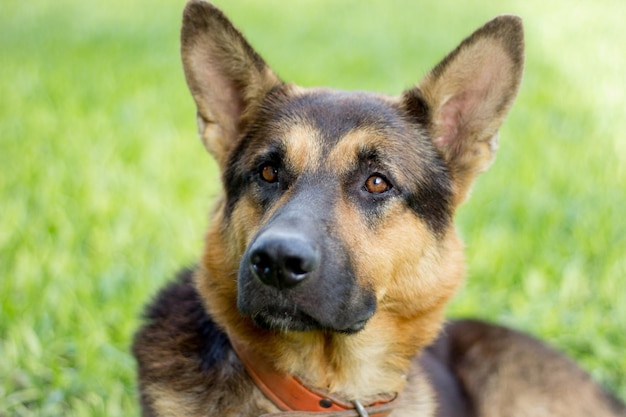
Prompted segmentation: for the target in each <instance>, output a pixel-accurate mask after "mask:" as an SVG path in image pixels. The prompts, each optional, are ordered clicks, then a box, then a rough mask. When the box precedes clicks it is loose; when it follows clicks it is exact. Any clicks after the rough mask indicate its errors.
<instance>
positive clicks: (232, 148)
mask: <svg viewBox="0 0 626 417" xmlns="http://www.w3.org/2000/svg"><path fill="white" fill-rule="evenodd" d="M523 55H524V41H523V32H522V22H521V20H520V19H519V18H518V17H514V16H500V17H496V18H495V19H493V20H491V21H489V22H488V23H486V24H485V25H484V26H483V27H481V28H480V29H478V30H477V31H476V32H474V33H473V34H472V35H471V36H469V37H468V38H467V39H465V40H464V41H463V42H462V43H461V44H460V45H459V46H458V47H457V48H456V49H455V50H454V51H452V52H451V53H450V54H449V55H448V56H446V57H445V59H443V61H441V62H440V63H439V64H438V65H437V66H435V67H434V69H433V70H432V71H431V72H430V73H428V74H427V75H426V76H425V78H424V79H423V80H422V81H421V82H420V83H419V84H418V85H417V86H415V87H414V88H411V89H408V90H406V91H404V92H403V93H402V94H401V95H399V96H397V97H389V96H384V95H380V94H373V93H366V92H344V91H336V90H330V89H325V88H301V87H298V86H296V85H294V84H289V83H285V82H283V81H282V80H281V79H280V78H278V77H277V76H276V74H275V73H274V72H273V71H272V70H271V69H270V68H269V67H268V66H267V65H266V63H265V62H264V61H263V59H262V58H261V57H260V56H259V55H258V54H257V53H256V52H255V51H254V50H253V49H252V48H251V46H250V45H249V44H248V42H247V41H246V40H245V39H244V37H243V36H242V35H241V33H240V32H239V31H238V30H237V29H235V27H234V26H233V25H232V24H231V23H230V21H229V20H228V19H227V18H226V17H225V16H224V15H223V14H222V13H221V12H220V11H219V10H218V9H217V8H215V7H214V6H212V5H210V4H208V3H205V2H202V1H198V0H192V1H190V2H189V3H188V5H187V6H186V8H185V11H184V17H183V26H182V60H183V66H184V72H185V76H186V80H187V83H188V85H189V89H190V91H191V94H192V96H193V98H194V100H195V102H196V105H197V110H198V113H197V118H198V126H199V132H200V136H201V138H202V140H203V142H204V145H205V146H206V148H207V149H208V151H209V152H210V153H211V154H212V155H213V157H214V158H215V159H216V160H217V163H218V164H219V167H220V169H221V176H222V185H223V193H222V195H221V197H219V199H218V201H217V205H216V207H215V209H214V211H213V213H212V219H211V224H210V227H209V230H208V232H207V234H206V246H205V249H204V253H203V255H202V257H201V259H200V260H199V262H198V264H197V266H196V267H195V268H194V269H193V270H189V271H185V272H183V273H181V274H180V276H179V278H178V280H177V281H175V282H174V283H172V284H170V285H169V286H167V287H166V288H164V289H163V290H162V291H161V292H160V294H159V295H158V296H157V297H156V299H155V300H154V301H153V302H152V304H151V305H150V306H149V308H148V309H147V312H146V316H145V320H146V323H145V324H144V326H143V327H142V328H141V329H140V330H139V332H138V333H137V335H136V338H135V342H134V348H133V350H134V354H135V356H136V358H137V361H138V364H139V386H140V393H141V394H140V395H141V403H142V409H143V415H144V416H187V417H194V416H259V415H264V416H266V415H276V416H318V415H319V416H326V417H329V416H344V417H349V416H366V415H370V416H393V417H402V416H424V417H425V416H485V417H487V416H568V417H574V416H595V417H599V416H624V415H626V411H625V408H624V405H623V404H621V403H620V402H619V401H618V400H616V399H615V398H614V397H613V396H611V395H610V394H608V393H605V392H604V391H603V390H602V389H601V388H599V387H598V386H596V385H595V384H594V383H593V382H591V380H590V378H589V376H588V375H587V374H586V373H584V372H583V371H582V370H580V369H579V368H578V367H577V366H576V365H574V364H573V362H571V361H570V360H568V359H567V358H565V357H564V356H562V355H561V354H559V353H557V352H555V351H554V350H552V349H550V348H549V347H547V346H545V345H544V344H542V343H540V342H538V341H536V340H535V339H532V338H531V337H529V336H526V335H523V334H521V333H518V332H516V331H513V330H510V329H507V328H503V327H499V326H495V325H491V324H487V323H483V322H479V321H455V322H449V323H445V322H444V309H445V306H446V303H447V302H448V300H449V299H450V298H451V296H452V295H453V294H454V293H455V290H456V289H457V288H458V287H459V285H460V284H461V283H462V280H463V275H464V259H463V247H462V243H461V242H460V240H459V238H458V237H457V234H456V232H455V228H454V225H453V216H454V212H455V210H456V208H457V207H458V206H459V205H460V204H461V203H462V202H463V201H464V200H465V199H466V197H467V195H468V192H469V190H470V187H471V185H472V182H473V181H474V179H475V177H476V176H477V175H478V174H479V173H481V172H482V171H484V170H486V169H487V168H488V166H489V165H490V163H491V162H492V160H493V157H494V152H495V150H496V145H497V132H498V129H499V127H500V125H501V123H502V121H503V119H504V118H505V115H506V114H507V112H508V111H509V109H510V107H511V105H512V103H513V101H514V98H515V96H516V93H517V90H518V87H519V85H520V79H521V76H522V69H523V62H524V56H523Z"/></svg>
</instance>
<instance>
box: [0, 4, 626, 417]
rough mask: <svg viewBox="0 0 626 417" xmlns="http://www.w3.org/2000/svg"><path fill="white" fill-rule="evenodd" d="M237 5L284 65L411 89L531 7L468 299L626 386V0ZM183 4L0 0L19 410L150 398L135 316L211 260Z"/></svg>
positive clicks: (302, 72) (460, 308)
mask: <svg viewBox="0 0 626 417" xmlns="http://www.w3.org/2000/svg"><path fill="white" fill-rule="evenodd" d="M216 3H217V4H218V5H220V6H221V7H222V8H223V9H224V10H225V11H226V12H227V14H228V15H229V16H230V17H231V19H232V20H233V21H234V22H235V23H236V24H237V25H238V26H239V27H240V28H241V29H242V31H243V32H244V33H245V34H246V35H247V36H248V37H249V39H250V40H251V42H252V44H253V45H254V46H255V48H257V50H258V51H259V52H260V53H261V54H262V55H263V56H264V57H265V58H266V60H267V61H268V62H269V63H270V64H271V65H272V66H273V67H274V68H275V69H276V71H277V72H278V73H279V74H280V75H281V76H282V77H283V78H284V79H286V80H290V81H295V82H297V83H299V84H301V85H307V86H308V85H327V86H332V87H338V88H343V89H367V90H376V91H381V92H385V93H390V94H396V93H399V92H400V91H401V90H402V89H404V88H406V87H409V86H410V85H411V84H413V83H414V82H417V81H418V80H419V79H420V78H421V76H422V75H423V74H424V73H425V72H426V71H427V70H429V69H430V68H431V67H432V66H433V65H434V64H436V63H437V62H438V60H439V59H440V58H442V57H443V55H444V54H445V53H447V52H448V51H449V50H451V49H452V48H453V47H454V46H455V45H456V44H457V43H458V42H459V41H460V40H461V39H462V38H463V37H464V36H466V35H468V34H469V33H471V31H473V30H474V29H475V28H477V27H478V26H480V25H481V24H482V23H483V22H485V21H486V20H488V19H490V18H491V17H493V16H494V15H496V14H499V13H504V12H507V13H516V14H519V15H521V16H522V17H523V18H524V20H525V27H526V35H527V55H528V58H527V69H526V75H525V80H524V83H523V86H522V90H521V93H520V97H519V99H518V101H517V103H516V105H515V106H514V108H513V112H512V114H511V115H510V117H509V118H508V120H507V121H506V123H505V126H504V127H503V129H502V132H501V148H500V151H499V155H498V159H497V161H496V163H495V165H494V166H493V167H492V169H491V171H490V172H488V173H487V174H485V175H484V176H483V177H481V179H480V180H479V181H478V184H477V185H476V187H475V189H474V193H473V196H472V199H471V200H470V201H469V202H468V203H467V204H466V205H465V206H464V207H463V208H462V209H461V210H460V213H459V229H460V231H461V233H462V235H463V237H464V239H465V241H466V243H467V248H468V263H469V277H468V283H467V285H466V287H465V288H464V289H463V290H462V291H461V292H460V293H459V294H458V296H457V297H456V299H455V301H454V302H453V303H452V305H451V308H450V315H451V316H477V317H483V318H487V319H491V320H494V321H498V322H500V323H504V324H508V325H511V326H514V327H516V328H519V329H523V330H526V331H529V332H531V333H533V334H535V335H537V336H540V337H542V338H544V339H545V340H547V341H549V342H550V343H551V344H553V345H555V346H557V347H559V348H560V349H562V350H564V351H566V352H567V353H568V354H570V355H571V356H573V357H574V358H576V360H578V361H579V362H580V363H582V364H583V365H584V366H585V367H586V368H587V369H588V370H590V371H591V373H592V374H593V375H594V377H595V378H596V379H597V380H599V381H600V382H601V383H603V384H604V385H605V386H607V387H610V388H611V389H612V390H613V391H614V392H616V393H617V394H618V395H619V396H620V397H621V398H622V399H626V355H624V349H625V348H626V332H625V329H626V290H625V289H624V286H625V285H624V282H625V278H626V255H625V250H626V215H625V213H626V209H625V207H626V169H625V168H624V167H625V164H626V141H625V140H624V138H623V136H624V133H623V132H624V131H625V130H626V118H625V114H624V103H625V98H626V97H625V96H626V94H625V87H626V77H625V75H624V74H626V32H625V31H624V29H623V21H622V20H623V16H626V3H625V2H623V1H621V0H605V1H602V2H596V1H592V0H585V1H578V2H575V3H572V2H568V1H565V0H558V1H553V2H546V1H539V0H530V1H524V2H520V1H514V0H503V1H500V2H477V1H471V0H470V1H467V2H456V1H453V0H443V1H439V2H428V3H426V2H411V1H394V2H387V1H383V0H372V1H369V2H361V1H357V0H346V1H342V2H335V1H331V0H319V1H313V0H302V1H296V2H290V3H285V2H282V1H278V0H272V1H267V2H255V1H253V0H237V1H234V0H233V1H227V0H222V1H216ZM183 4H184V3H183V2H182V1H171V0H170V1H166V0H152V1H149V2H148V1H141V0H140V1H135V2H128V1H122V0H110V1H107V2H81V1H78V0H59V1H56V2H46V1H41V0H40V1H35V2H23V1H18V0H7V1H4V2H3V4H2V6H1V7H0V9H1V12H0V97H1V98H0V416H3V417H4V416H58V415H68V416H69V415H71V416H132V415H138V407H137V405H136V398H135V396H136V392H135V382H134V372H135V371H134V361H133V359H132V357H131V356H130V354H129V345H130V343H131V338H132V334H133V331H134V330H135V329H136V327H137V326H138V323H139V321H138V317H139V315H140V312H141V309H142V306H143V305H144V303H145V302H146V301H147V300H148V299H149V297H150V296H151V295H152V294H153V293H154V292H155V291H156V290H157V288H158V287H159V286H161V285H162V284H163V283H164V282H165V281H166V280H168V279H169V278H170V277H171V276H172V274H173V273H174V272H175V271H176V270H177V269H178V268H179V267H181V266H184V265H189V264H192V263H193V262H194V259H195V258H196V257H197V256H198V254H199V252H200V249H201V247H202V235H203V230H204V228H205V227H206V223H207V215H206V213H207V210H208V208H209V207H210V203H211V200H212V198H213V197H214V196H215V195H216V190H217V188H218V186H219V185H218V178H217V175H216V171H215V165H214V164H213V161H212V160H211V159H210V157H209V156H208V155H207V154H205V152H204V149H203V147H202V145H201V144H200V142H199V140H198V139H197V138H196V128H195V117H194V113H195V109H194V107H193V103H192V101H191V99H190V97H189V95H188V93H187V90H186V86H185V84H184V80H183V75H182V70H181V66H180V63H179V53H178V32H179V24H180V14H181V11H182V8H183Z"/></svg>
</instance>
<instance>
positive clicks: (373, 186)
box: [365, 175, 391, 194]
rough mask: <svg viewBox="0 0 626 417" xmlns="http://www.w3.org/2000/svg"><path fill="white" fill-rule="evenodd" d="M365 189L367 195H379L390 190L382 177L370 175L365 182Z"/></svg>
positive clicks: (389, 186)
mask: <svg viewBox="0 0 626 417" xmlns="http://www.w3.org/2000/svg"><path fill="white" fill-rule="evenodd" d="M365 189H366V190H367V192H368V193H372V194H381V193H384V192H385V191H389V190H390V189H391V185H389V183H388V182H387V180H386V179H385V178H384V177H381V176H380V175H372V176H370V177H369V178H368V179H367V181H365Z"/></svg>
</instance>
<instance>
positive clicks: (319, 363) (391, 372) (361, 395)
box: [231, 312, 440, 404]
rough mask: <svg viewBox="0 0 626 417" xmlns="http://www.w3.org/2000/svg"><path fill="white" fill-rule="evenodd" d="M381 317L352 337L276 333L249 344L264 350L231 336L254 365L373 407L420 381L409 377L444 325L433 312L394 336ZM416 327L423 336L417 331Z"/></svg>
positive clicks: (349, 400)
mask: <svg viewBox="0 0 626 417" xmlns="http://www.w3.org/2000/svg"><path fill="white" fill-rule="evenodd" d="M382 316H383V315H382V314H379V315H377V316H376V317H375V318H374V319H373V320H372V322H370V323H368V325H367V326H366V329H364V330H363V331H361V332H360V333H357V334H353V335H346V334H338V333H323V332H293V333H292V332H285V333H282V332H277V333H273V334H271V335H265V337H264V338H261V339H259V335H258V334H255V335H254V337H252V338H251V340H250V342H254V341H255V340H257V341H258V340H264V343H263V345H262V346H259V345H258V344H254V343H249V344H246V340H245V339H246V337H245V336H244V337H243V339H242V338H240V337H238V336H235V337H233V336H232V335H231V339H233V340H237V342H236V343H237V344H239V345H240V348H239V349H238V350H241V346H242V345H243V346H245V349H247V350H252V355H253V356H254V358H255V359H254V361H257V362H258V361H263V362H264V363H266V364H269V366H270V367H272V368H273V369H275V370H276V372H278V373H283V374H285V375H289V376H293V377H296V379H297V380H299V381H302V382H303V383H304V384H305V385H306V386H308V387H312V388H313V389H316V390H319V391H322V392H327V393H332V394H334V395H335V396H336V397H337V398H342V399H344V400H345V401H347V402H351V401H359V402H360V403H362V404H372V403H377V402H380V401H385V400H388V399H389V398H391V397H394V396H395V395H396V394H398V393H401V392H403V390H404V388H405V386H406V384H407V382H408V380H409V379H411V378H416V377H419V376H416V375H414V374H413V375H410V373H411V362H412V360H413V359H414V358H415V356H416V355H417V354H418V353H419V351H420V350H421V348H422V347H423V346H425V345H427V344H428V343H429V342H430V341H431V339H432V338H434V336H435V334H436V333H437V331H438V330H439V328H438V326H436V327H434V326H433V323H439V322H440V312H433V313H432V314H429V315H424V316H423V317H421V318H413V319H412V320H410V321H407V327H406V328H405V329H402V330H399V328H398V327H397V326H396V327H393V329H394V330H390V328H391V327H390V326H388V323H389V321H388V320H389V318H383V317H382ZM408 323H410V327H408ZM416 325H417V326H418V327H419V326H421V329H422V330H421V331H415V328H416ZM400 327H402V326H400ZM391 331H393V332H394V334H390V332H391ZM399 334H402V335H403V337H399ZM272 346H280V349H273V348H272ZM244 362H245V360H244Z"/></svg>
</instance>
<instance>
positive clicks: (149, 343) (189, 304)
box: [134, 270, 238, 372]
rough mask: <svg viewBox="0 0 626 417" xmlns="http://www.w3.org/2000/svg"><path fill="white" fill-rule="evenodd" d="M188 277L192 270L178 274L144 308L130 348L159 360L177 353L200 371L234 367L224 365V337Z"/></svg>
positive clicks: (226, 347) (226, 354)
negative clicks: (138, 328) (156, 356)
mask: <svg viewBox="0 0 626 417" xmlns="http://www.w3.org/2000/svg"><path fill="white" fill-rule="evenodd" d="M192 275H193V271H192V270H184V271H182V272H181V273H180V274H179V275H178V277H177V279H176V280H175V281H174V282H172V283H170V284H169V285H167V286H165V287H164V288H163V289H162V290H161V291H160V292H159V293H158V294H157V296H156V297H155V299H154V300H153V301H152V303H150V304H149V305H148V307H147V308H146V310H145V312H144V320H145V323H144V326H143V328H142V329H141V331H140V332H139V333H138V335H137V337H136V339H135V344H134V349H135V351H136V353H138V354H142V353H143V354H149V355H154V354H157V355H159V356H160V357H169V358H171V357H172V355H173V354H177V355H174V356H178V355H180V356H182V357H184V358H186V359H192V360H194V361H195V362H196V366H197V367H199V369H201V370H202V371H203V372H210V371H212V370H217V368H218V367H224V366H226V365H230V366H235V367H237V366H238V362H237V361H233V363H231V364H228V359H229V352H231V350H232V348H231V346H230V342H229V340H228V337H227V336H226V334H225V333H224V332H223V331H222V330H221V329H220V328H218V327H217V325H216V324H215V323H214V322H213V320H212V319H211V318H210V317H209V316H208V314H207V313H206V310H205V308H204V306H203V305H202V300H201V299H200V296H199V295H198V293H197V292H196V289H195V288H194V286H193V283H192ZM144 342H145V343H144ZM231 356H232V355H231ZM233 359H234V356H233Z"/></svg>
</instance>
